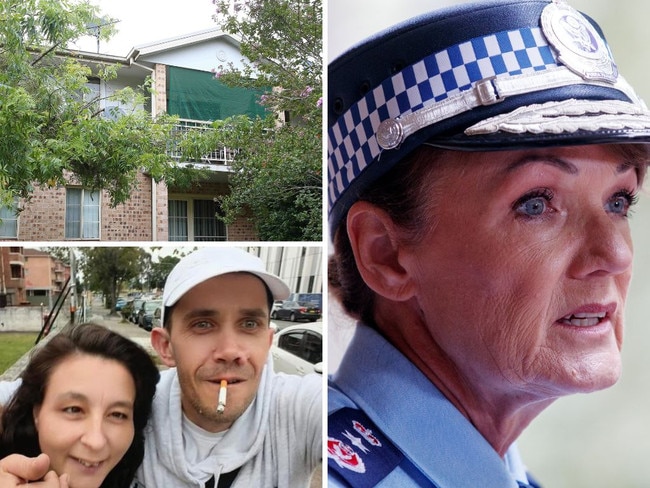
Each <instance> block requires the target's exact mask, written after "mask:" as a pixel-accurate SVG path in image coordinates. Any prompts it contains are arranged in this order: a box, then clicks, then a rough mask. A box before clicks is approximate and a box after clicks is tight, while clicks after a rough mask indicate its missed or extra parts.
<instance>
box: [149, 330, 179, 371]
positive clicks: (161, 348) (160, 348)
mask: <svg viewBox="0 0 650 488" xmlns="http://www.w3.org/2000/svg"><path fill="white" fill-rule="evenodd" d="M151 345H152V346H153V348H154V349H155V350H156V352H157V353H158V356H160V360H161V361H162V362H163V363H164V364H165V366H168V367H170V368H173V367H174V366H176V359H174V348H173V347H172V343H171V340H170V337H169V331H168V330H167V329H165V328H163V327H154V328H153V329H151Z"/></svg>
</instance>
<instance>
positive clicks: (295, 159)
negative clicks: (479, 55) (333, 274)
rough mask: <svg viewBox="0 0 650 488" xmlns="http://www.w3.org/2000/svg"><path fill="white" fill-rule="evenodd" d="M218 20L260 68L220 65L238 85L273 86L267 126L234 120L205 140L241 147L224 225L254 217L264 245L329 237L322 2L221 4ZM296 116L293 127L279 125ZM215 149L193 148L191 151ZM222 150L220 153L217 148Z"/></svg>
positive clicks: (220, 0)
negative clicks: (324, 219)
mask: <svg viewBox="0 0 650 488" xmlns="http://www.w3.org/2000/svg"><path fill="white" fill-rule="evenodd" d="M215 5H216V9H217V11H216V12H217V13H216V15H215V20H216V21H217V22H218V23H219V25H220V27H221V28H222V29H224V31H226V32H229V33H230V34H233V35H235V36H236V37H237V38H238V39H240V40H241V51H242V54H243V55H244V56H246V58H247V59H249V60H253V64H247V65H245V67H244V68H243V69H236V68H235V67H234V66H233V65H232V64H230V65H228V66H219V67H218V68H217V69H216V70H215V72H216V76H217V77H218V78H219V80H220V81H223V82H224V83H226V84H228V85H231V86H243V87H254V88H264V87H269V86H272V87H274V88H273V90H272V91H270V92H268V93H266V95H264V96H263V97H262V99H261V100H260V103H261V104H263V105H264V106H266V107H267V108H268V109H270V110H269V111H268V113H269V115H268V116H267V120H253V121H249V120H245V119H242V118H241V117H233V118H231V119H228V120H226V121H223V122H221V123H217V124H216V128H217V129H218V131H217V134H213V135H207V134H206V135H203V136H202V137H204V138H213V139H212V140H210V144H214V142H216V141H225V142H226V146H227V147H236V148H239V152H238V154H237V156H236V157H235V162H234V164H233V176H232V178H231V193H230V195H228V196H225V197H223V198H222V202H221V203H222V206H223V209H224V212H225V217H224V220H225V221H226V222H232V221H233V220H234V219H235V218H236V217H237V216H238V215H241V214H245V213H246V212H250V214H252V216H253V221H254V223H255V226H256V228H257V231H258V233H259V237H260V239H262V240H286V241H300V240H320V239H321V235H322V229H321V226H322V213H321V204H322V174H321V168H322V164H321V154H322V151H321V146H322V144H321V142H322V141H321V119H322V115H321V99H322V74H321V72H322V40H321V39H322V6H321V1H320V0H278V1H274V2H269V1H267V0H246V1H244V0H234V4H233V6H232V8H231V6H230V2H229V1H228V0H216V1H215ZM278 114H289V117H290V122H289V123H285V122H283V121H280V120H279V119H278ZM200 144H203V147H210V144H206V143H205V142H203V143H199V142H198V141H193V143H192V144H189V143H188V146H190V147H195V148H197V147H201V145H200ZM212 147H215V146H212Z"/></svg>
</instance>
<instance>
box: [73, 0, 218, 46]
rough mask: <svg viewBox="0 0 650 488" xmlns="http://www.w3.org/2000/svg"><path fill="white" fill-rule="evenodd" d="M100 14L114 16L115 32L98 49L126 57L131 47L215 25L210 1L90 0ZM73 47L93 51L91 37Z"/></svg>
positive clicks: (95, 43)
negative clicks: (98, 9) (96, 6)
mask: <svg viewBox="0 0 650 488" xmlns="http://www.w3.org/2000/svg"><path fill="white" fill-rule="evenodd" d="M91 3H93V4H95V5H98V6H99V7H100V8H101V10H102V13H103V14H105V15H108V16H109V17H112V18H115V19H118V20H119V21H120V22H119V23H118V24H117V29H118V33H117V34H116V35H115V36H114V37H113V39H111V41H109V42H108V43H107V42H102V43H101V45H100V49H101V52H102V53H104V54H115V55H118V56H126V55H127V54H128V53H129V51H130V50H131V48H132V47H134V46H140V45H142V44H149V43H150V42H154V41H160V40H163V39H168V38H170V37H175V36H178V35H181V34H188V33H191V32H196V31H200V30H204V29H211V28H214V27H217V24H216V23H215V22H214V21H213V20H212V14H213V13H214V5H213V4H212V0H91ZM77 47H78V48H79V49H82V50H84V51H91V52H96V51H97V41H96V39H95V38H94V37H88V38H85V39H83V40H82V41H81V42H80V43H79V44H78V45H77Z"/></svg>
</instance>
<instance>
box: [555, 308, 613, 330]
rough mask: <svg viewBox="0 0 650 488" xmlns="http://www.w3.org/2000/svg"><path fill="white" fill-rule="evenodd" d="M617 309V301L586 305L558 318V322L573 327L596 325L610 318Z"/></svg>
mask: <svg viewBox="0 0 650 488" xmlns="http://www.w3.org/2000/svg"><path fill="white" fill-rule="evenodd" d="M615 311H616V303H611V304H608V305H599V304H593V305H585V306H583V307H580V308H579V309H576V310H574V311H573V312H571V313H569V314H567V315H565V316H564V317H562V318H560V319H558V322H559V323H560V324H563V325H569V326H572V327H594V326H596V325H599V324H601V323H603V322H605V321H607V320H609V319H610V317H612V315H613V314H614V312H615Z"/></svg>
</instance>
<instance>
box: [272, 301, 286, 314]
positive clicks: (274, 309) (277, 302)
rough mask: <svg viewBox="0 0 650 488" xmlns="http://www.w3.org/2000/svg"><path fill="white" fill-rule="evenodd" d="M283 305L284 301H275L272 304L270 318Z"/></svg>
mask: <svg viewBox="0 0 650 488" xmlns="http://www.w3.org/2000/svg"><path fill="white" fill-rule="evenodd" d="M283 303H284V300H275V301H274V302H273V306H272V307H271V317H273V312H275V311H276V310H277V309H278V308H280V307H282V304H283Z"/></svg>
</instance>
